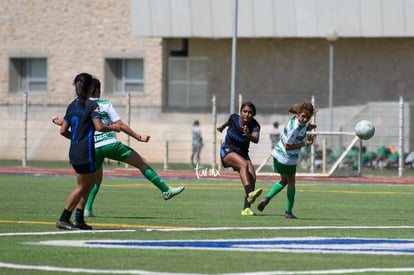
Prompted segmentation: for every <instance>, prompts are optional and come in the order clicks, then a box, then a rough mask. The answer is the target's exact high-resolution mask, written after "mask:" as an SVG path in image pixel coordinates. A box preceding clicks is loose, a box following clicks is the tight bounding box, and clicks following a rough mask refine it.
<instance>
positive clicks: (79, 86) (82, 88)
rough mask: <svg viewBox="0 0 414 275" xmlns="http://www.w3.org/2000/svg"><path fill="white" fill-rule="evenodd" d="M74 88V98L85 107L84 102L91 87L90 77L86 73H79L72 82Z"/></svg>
mask: <svg viewBox="0 0 414 275" xmlns="http://www.w3.org/2000/svg"><path fill="white" fill-rule="evenodd" d="M73 85H74V86H75V91H76V96H77V97H78V99H79V102H80V103H81V104H82V105H85V101H86V99H87V98H88V92H89V88H90V87H91V85H92V75H90V74H88V73H80V74H78V75H77V76H76V77H75V79H74V80H73Z"/></svg>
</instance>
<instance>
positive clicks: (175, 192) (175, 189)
mask: <svg viewBox="0 0 414 275" xmlns="http://www.w3.org/2000/svg"><path fill="white" fill-rule="evenodd" d="M184 188H185V187H184V186H180V187H170V189H168V191H167V192H163V193H162V196H163V197H164V200H169V199H171V198H172V197H174V196H176V195H178V194H180V193H181V192H183V191H184Z"/></svg>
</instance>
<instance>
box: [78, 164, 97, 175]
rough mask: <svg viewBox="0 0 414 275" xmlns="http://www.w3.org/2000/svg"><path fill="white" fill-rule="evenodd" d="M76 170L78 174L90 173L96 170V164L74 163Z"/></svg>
mask: <svg viewBox="0 0 414 275" xmlns="http://www.w3.org/2000/svg"><path fill="white" fill-rule="evenodd" d="M72 167H73V169H75V172H76V173H78V174H90V173H94V172H95V171H96V167H95V164H94V163H93V164H79V165H72Z"/></svg>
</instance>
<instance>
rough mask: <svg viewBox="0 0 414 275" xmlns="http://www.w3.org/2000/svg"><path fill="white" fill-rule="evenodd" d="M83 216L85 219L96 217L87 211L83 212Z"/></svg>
mask: <svg viewBox="0 0 414 275" xmlns="http://www.w3.org/2000/svg"><path fill="white" fill-rule="evenodd" d="M83 215H84V216H85V217H87V218H88V217H89V218H93V217H96V216H95V215H94V214H93V213H92V210H91V211H89V210H86V209H85V210H83Z"/></svg>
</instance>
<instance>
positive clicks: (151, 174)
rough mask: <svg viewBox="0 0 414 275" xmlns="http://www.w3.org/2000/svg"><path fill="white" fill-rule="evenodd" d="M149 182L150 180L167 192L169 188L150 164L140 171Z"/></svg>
mask: <svg viewBox="0 0 414 275" xmlns="http://www.w3.org/2000/svg"><path fill="white" fill-rule="evenodd" d="M142 174H143V175H144V176H145V177H146V178H147V179H148V180H149V181H150V182H152V183H153V184H154V185H155V186H157V187H158V189H160V190H161V192H167V191H168V190H169V189H170V188H169V187H168V186H167V184H165V182H164V181H163V180H162V179H161V178H160V176H158V174H157V173H156V172H155V171H154V169H152V167H151V166H148V168H147V169H145V171H144V172H143V173H142Z"/></svg>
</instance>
